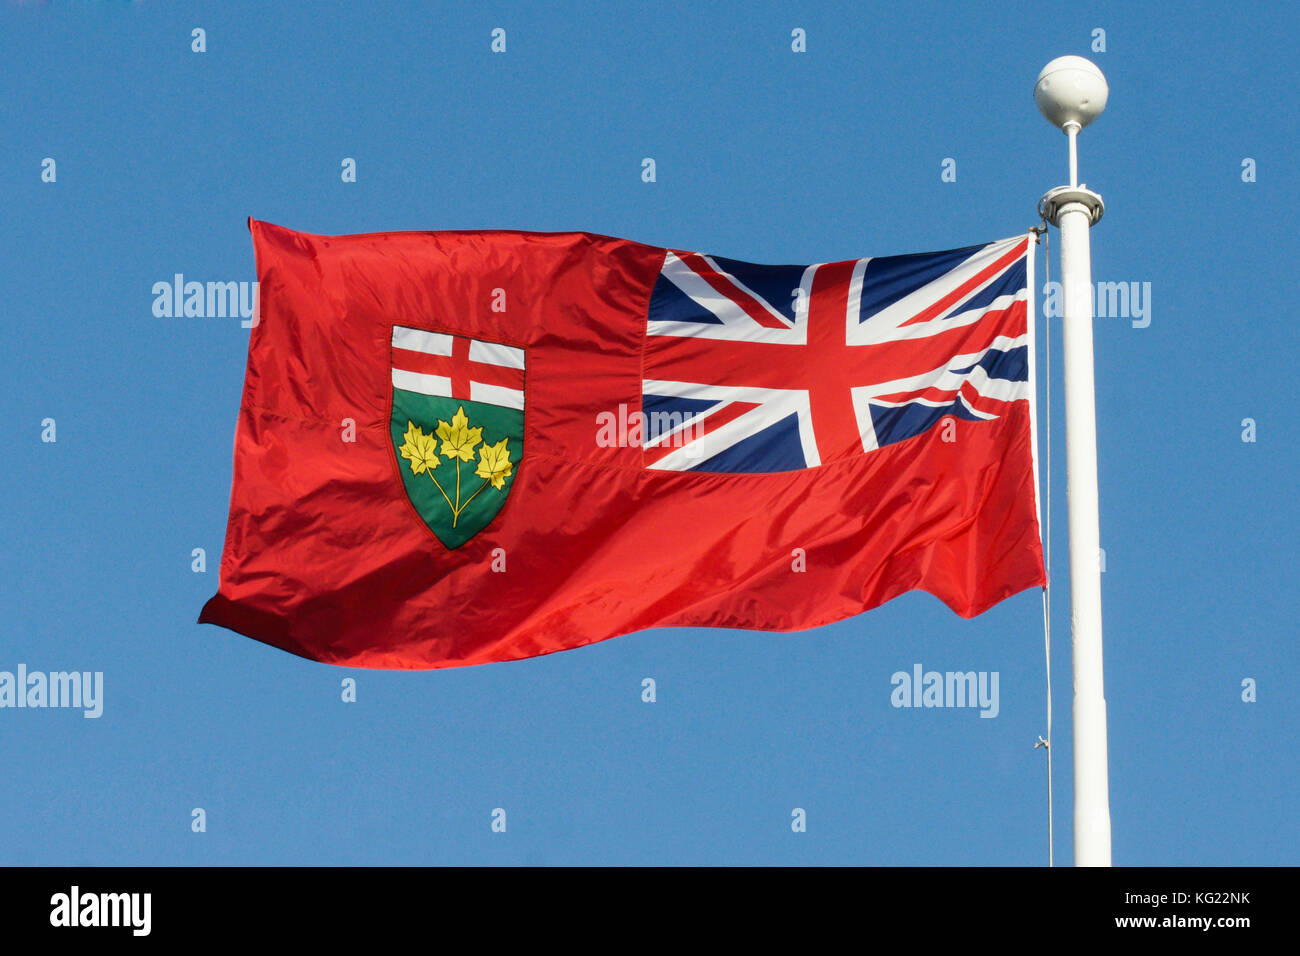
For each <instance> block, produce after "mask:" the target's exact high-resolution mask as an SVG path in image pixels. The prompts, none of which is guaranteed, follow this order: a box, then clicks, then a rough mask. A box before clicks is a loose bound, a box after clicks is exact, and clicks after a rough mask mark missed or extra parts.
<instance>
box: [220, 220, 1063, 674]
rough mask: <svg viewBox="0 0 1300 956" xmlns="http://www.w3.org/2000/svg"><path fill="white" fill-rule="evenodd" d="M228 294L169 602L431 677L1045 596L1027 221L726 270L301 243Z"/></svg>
mask: <svg viewBox="0 0 1300 956" xmlns="http://www.w3.org/2000/svg"><path fill="white" fill-rule="evenodd" d="M250 229H251V231H252V235H253V244H254V249H255V253H256V258H257V267H258V281H259V284H260V311H259V317H258V320H257V322H256V323H255V324H254V326H253V328H252V330H251V338H250V342H249V352H248V365H247V370H246V373H245V380H244V392H243V401H242V403H241V407H240V412H239V419H238V424H237V427H236V434H235V456H234V477H233V487H232V492H231V501H230V518H229V524H228V526H227V532H226V543H225V548H224V551H223V553H222V560H221V579H220V585H219V589H218V592H217V594H216V595H215V596H214V597H213V598H212V599H211V600H210V601H208V603H207V605H206V606H205V607H204V609H203V612H202V614H201V616H200V621H201V622H209V623H213V624H219V625H221V626H224V627H227V628H230V629H232V630H235V631H238V632H240V633H242V634H245V635H247V636H249V637H252V638H255V639H257V640H260V641H263V642H266V643H268V644H271V645H274V646H276V647H279V648H282V649H284V650H287V651H290V652H293V653H295V654H299V655H302V656H304V657H308V658H311V659H314V660H319V661H326V662H329V663H334V664H344V665H349V666H357V667H386V668H436V667H452V666H458V665H466V664H480V663H486V662H490V661H505V660H515V659H519V658H524V657H531V656H536V655H539V654H546V653H551V652H553V651H559V650H566V649H570V648H575V647H579V646H582V645H585V644H590V643H593V642H595V641H600V640H603V639H606V638H609V637H614V636H617V635H622V634H628V633H631V632H633V631H639V630H642V629H645V628H652V627H672V626H697V627H731V628H750V629H761V630H775V631H790V630H801V629H805V628H811V627H817V626H819V625H823V624H828V623H831V622H833V621H838V620H841V619H843V618H846V617H849V616H851V615H854V614H857V613H859V612H861V611H864V610H867V609H869V608H872V607H876V606H878V605H880V604H882V603H884V602H885V601H888V600H890V599H891V598H893V597H896V596H898V595H900V594H902V593H904V592H906V591H911V590H924V591H927V592H929V593H930V594H932V595H934V596H935V597H937V598H938V599H940V600H941V601H943V602H944V603H945V604H947V605H948V607H950V608H951V609H952V610H953V611H955V612H956V613H957V614H959V615H961V616H963V617H971V616H974V615H976V614H979V613H981V612H983V611H984V610H986V609H987V608H989V607H991V606H992V605H993V604H996V603H997V602H998V601H1001V600H1003V599H1004V598H1006V597H1008V596H1010V595H1012V594H1015V593H1017V592H1019V591H1022V590H1024V589H1026V588H1029V587H1034V586H1041V585H1042V584H1044V583H1045V575H1044V570H1043V560H1042V550H1041V541H1040V532H1039V522H1038V513H1037V478H1036V464H1035V458H1034V430H1033V398H1034V392H1033V354H1034V352H1033V321H1032V316H1031V315H1030V314H1029V311H1028V310H1029V306H1030V299H1029V295H1028V291H1027V290H1028V287H1029V278H1030V277H1029V272H1030V270H1031V269H1032V253H1033V242H1032V239H1031V238H1030V237H1029V236H1023V235H1022V236H1017V237H1014V238H1010V239H1005V240H1000V241H997V242H991V243H987V244H984V245H978V246H969V247H965V248H960V249H954V250H951V251H947V252H939V253H931V254H922V255H903V256H884V257H874V258H862V259H852V260H847V261H842V262H832V263H820V264H816V265H808V266H769V265H755V264H753V263H749V262H742V261H739V260H734V259H727V258H723V257H720V256H709V255H702V254H699V253H693V252H685V251H681V250H668V249H663V248H656V247H653V246H648V245H644V244H641V243H636V242H630V241H627V240H622V239H613V238H609V237H605V236H598V235H592V234H588V233H528V232H515V231H483V232H469V231H463V232H395V233H378V234H370V235H357V236H316V235H309V234H306V233H299V232H294V231H291V230H288V229H285V228H282V227H279V226H274V225H271V224H269V223H263V222H257V221H250Z"/></svg>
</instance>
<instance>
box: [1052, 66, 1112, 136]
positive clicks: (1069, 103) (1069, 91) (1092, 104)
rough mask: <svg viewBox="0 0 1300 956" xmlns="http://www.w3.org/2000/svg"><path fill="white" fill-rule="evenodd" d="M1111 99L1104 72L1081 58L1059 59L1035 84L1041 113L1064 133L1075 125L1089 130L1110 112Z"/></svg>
mask: <svg viewBox="0 0 1300 956" xmlns="http://www.w3.org/2000/svg"><path fill="white" fill-rule="evenodd" d="M1109 95H1110V87H1109V86H1107V85H1106V77H1104V76H1102V73H1101V70H1099V69H1097V65H1096V64H1095V63H1093V62H1092V61H1091V60H1086V59H1084V58H1083V57H1081V56H1058V57H1057V58H1056V59H1055V60H1053V61H1052V62H1051V63H1049V64H1047V66H1045V67H1043V71H1042V72H1041V73H1039V74H1038V82H1037V83H1035V84H1034V102H1035V103H1037V104H1038V110H1039V112H1041V113H1042V114H1043V115H1044V116H1045V117H1047V121H1048V122H1049V123H1051V124H1052V125H1053V126H1056V127H1058V128H1059V129H1062V130H1064V129H1065V128H1066V127H1068V126H1070V125H1072V124H1074V125H1077V126H1078V128H1079V129H1082V128H1083V127H1085V126H1087V125H1088V124H1089V123H1091V122H1092V121H1093V120H1095V119H1096V118H1097V117H1098V116H1100V115H1101V111H1102V110H1104V109H1105V108H1106V98H1107V97H1108V96H1109Z"/></svg>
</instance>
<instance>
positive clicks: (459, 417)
mask: <svg viewBox="0 0 1300 956" xmlns="http://www.w3.org/2000/svg"><path fill="white" fill-rule="evenodd" d="M438 437H439V438H441V439H442V453H443V454H444V455H446V456H447V457H448V459H450V460H452V461H455V460H456V459H457V458H459V459H460V460H461V461H471V460H472V459H473V458H474V447H475V446H476V445H477V444H478V443H479V442H481V441H482V440H483V429H481V428H470V427H469V419H468V418H467V417H466V416H465V406H464V405H462V406H461V407H460V408H458V409H457V410H456V414H455V415H453V416H451V424H450V425H448V424H447V423H446V422H445V421H441V420H439V422H438Z"/></svg>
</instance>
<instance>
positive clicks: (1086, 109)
mask: <svg viewBox="0 0 1300 956" xmlns="http://www.w3.org/2000/svg"><path fill="white" fill-rule="evenodd" d="M1109 92H1110V91H1109V88H1108V87H1107V85H1106V78H1105V77H1104V76H1102V73H1101V70H1099V69H1097V67H1096V66H1095V65H1094V64H1093V63H1091V62H1090V61H1088V60H1085V59H1084V58H1083V57H1079V56H1063V57H1058V58H1057V59H1055V60H1053V61H1052V62H1050V63H1048V64H1047V66H1045V67H1043V70H1042V72H1041V73H1039V75H1038V81H1037V83H1036V84H1035V85H1034V101H1035V102H1036V103H1037V104H1038V108H1039V110H1040V111H1041V112H1042V114H1043V115H1044V116H1045V117H1047V120H1048V122H1050V123H1052V125H1054V126H1056V127H1057V128H1059V129H1060V130H1061V131H1062V132H1064V133H1065V134H1066V136H1067V137H1068V138H1069V150H1070V184H1069V185H1068V186H1058V187H1057V188H1055V189H1053V190H1050V191H1049V192H1048V193H1047V195H1045V196H1043V198H1042V199H1041V200H1040V201H1039V204H1038V209H1039V213H1040V214H1041V215H1042V216H1043V218H1044V219H1046V220H1047V221H1048V222H1050V223H1052V224H1053V225H1054V226H1056V227H1057V229H1058V230H1059V231H1060V236H1061V287H1062V298H1063V300H1064V310H1063V312H1064V316H1063V320H1062V331H1063V335H1062V339H1063V342H1064V345H1063V352H1064V363H1065V442H1066V481H1067V494H1068V498H1069V527H1070V619H1071V644H1072V649H1073V650H1072V663H1073V669H1074V708H1073V711H1074V865H1075V866H1110V783H1109V771H1108V766H1107V748H1106V696H1105V687H1104V682H1103V679H1102V650H1101V649H1102V640H1101V634H1102V632H1101V540H1100V530H1099V522H1098V503H1097V411H1096V397H1095V393H1094V384H1093V360H1092V318H1093V316H1092V260H1091V249H1090V248H1089V230H1090V229H1091V228H1092V226H1093V224H1095V223H1096V222H1097V221H1098V220H1100V219H1101V217H1102V213H1103V212H1104V211H1105V206H1104V205H1103V203H1102V201H1101V196H1099V195H1098V194H1097V193H1095V192H1093V191H1092V190H1090V189H1087V188H1086V187H1084V186H1082V185H1080V184H1079V182H1078V135H1079V131H1080V130H1082V129H1083V127H1085V126H1087V125H1088V124H1089V123H1091V122H1092V121H1093V120H1095V119H1096V118H1097V117H1098V116H1100V115H1101V112H1102V110H1104V109H1105V108H1106V98H1107V96H1108V94H1109ZM1048 320H1049V321H1050V318H1049V319H1048ZM1048 480H1049V481H1050V480H1051V476H1050V475H1049V476H1048Z"/></svg>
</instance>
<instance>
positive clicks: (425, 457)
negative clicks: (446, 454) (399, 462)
mask: <svg viewBox="0 0 1300 956" xmlns="http://www.w3.org/2000/svg"><path fill="white" fill-rule="evenodd" d="M402 437H403V438H405V439H406V444H404V445H402V447H401V448H399V449H398V451H399V452H401V454H402V457H403V458H405V459H406V460H407V461H409V462H410V463H411V474H413V475H419V474H423V473H424V472H425V471H429V470H432V469H434V468H437V467H438V465H439V464H440V463H441V459H440V458H439V457H438V440H437V439H436V438H434V436H433V435H426V434H425V433H424V429H422V428H421V427H420V426H419V425H417V424H415V422H413V421H410V420H409V419H408V420H407V422H406V434H405V435H403V436H402Z"/></svg>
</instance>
